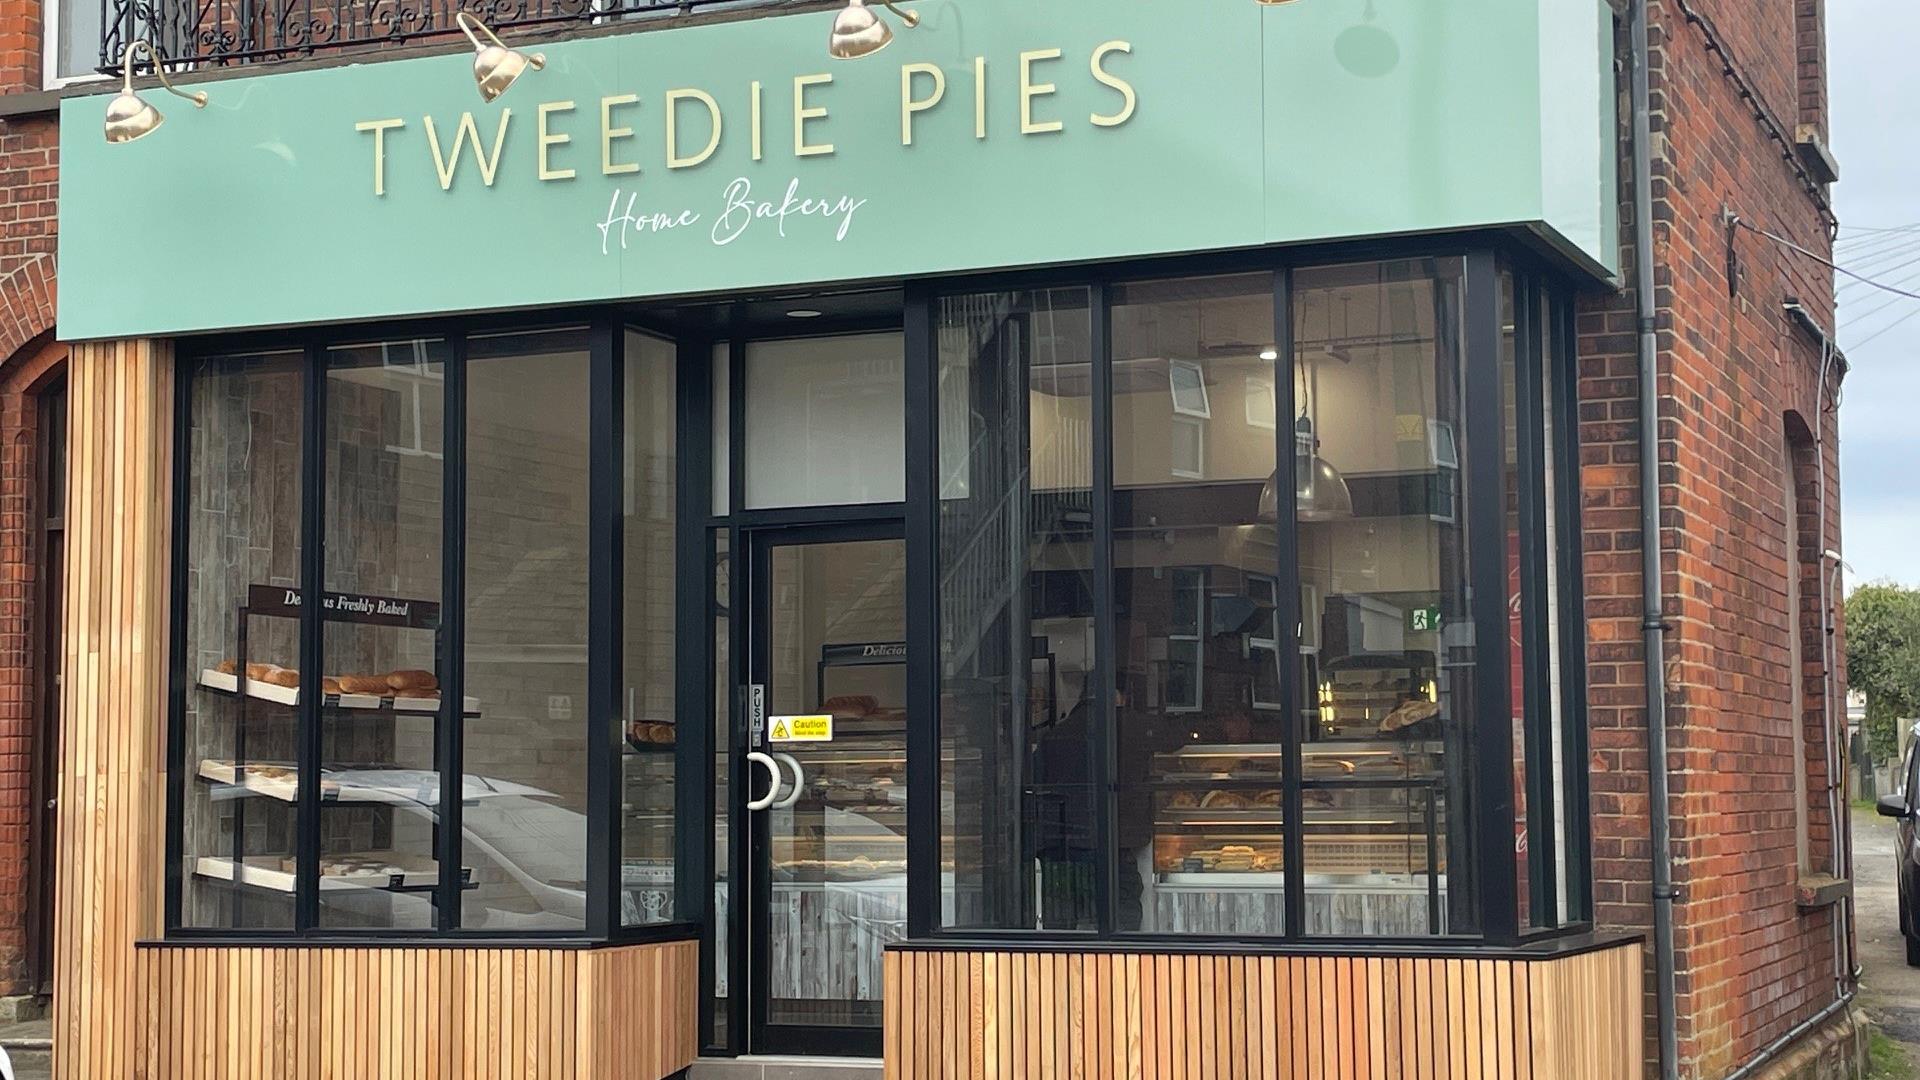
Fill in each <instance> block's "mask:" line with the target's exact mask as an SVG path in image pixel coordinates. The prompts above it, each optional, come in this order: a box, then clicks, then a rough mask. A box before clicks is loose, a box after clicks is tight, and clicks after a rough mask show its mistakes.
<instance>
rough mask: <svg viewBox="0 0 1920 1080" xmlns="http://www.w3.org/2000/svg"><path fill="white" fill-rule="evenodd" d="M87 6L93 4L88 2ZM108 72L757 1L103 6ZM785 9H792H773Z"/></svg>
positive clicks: (237, 0) (131, 0)
mask: <svg viewBox="0 0 1920 1080" xmlns="http://www.w3.org/2000/svg"><path fill="white" fill-rule="evenodd" d="M81 2H86V0H81ZM99 3H100V4H101V7H102V22H101V26H102V31H101V35H100V67H99V70H100V71H101V72H103V73H105V74H109V75H117V74H119V73H120V66H121V61H122V58H123V57H124V56H125V54H126V49H127V46H128V45H130V44H132V43H133V42H135V41H140V40H145V41H148V42H150V43H151V44H152V45H153V46H154V48H155V49H156V50H157V51H158V52H159V54H160V56H161V57H162V58H163V59H164V61H165V62H166V63H167V65H168V67H169V68H174V67H204V66H207V65H214V66H221V65H228V64H246V63H261V62H270V61H275V60H286V59H297V58H300V57H307V56H312V55H314V54H316V53H320V52H332V51H342V50H361V49H379V48H382V47H390V46H394V45H399V44H403V43H406V42H411V41H418V40H421V39H428V38H436V37H445V36H448V35H453V34H458V33H459V29H458V28H457V27H456V26H455V25H454V15H455V14H456V13H457V12H460V11H468V12H471V13H473V14H474V15H476V16H478V17H479V18H481V19H482V20H484V21H485V22H486V23H487V24H488V25H490V26H492V27H493V28H494V29H496V30H505V29H508V28H512V27H525V26H539V25H548V24H556V23H604V22H609V21H617V20H626V19H644V18H658V17H667V16H672V15H674V14H678V13H687V12H691V11H693V10H694V9H695V8H702V7H714V6H720V5H732V6H736V7H738V6H755V5H754V0H483V2H477V3H476V2H474V0H99ZM765 6H771V7H780V6H785V5H779V4H773V5H765Z"/></svg>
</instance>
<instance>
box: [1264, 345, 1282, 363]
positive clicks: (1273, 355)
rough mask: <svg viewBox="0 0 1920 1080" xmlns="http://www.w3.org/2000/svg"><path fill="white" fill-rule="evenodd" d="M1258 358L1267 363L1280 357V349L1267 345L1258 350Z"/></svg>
mask: <svg viewBox="0 0 1920 1080" xmlns="http://www.w3.org/2000/svg"><path fill="white" fill-rule="evenodd" d="M1260 359H1262V360H1265V361H1267V362H1269V363H1271V362H1273V361H1275V360H1278V359H1280V350H1279V349H1276V348H1274V347H1273V346H1271V345H1269V346H1267V347H1266V348H1264V349H1261V350H1260Z"/></svg>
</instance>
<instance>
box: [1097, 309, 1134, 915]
mask: <svg viewBox="0 0 1920 1080" xmlns="http://www.w3.org/2000/svg"><path fill="white" fill-rule="evenodd" d="M1087 312H1088V315H1089V316H1090V317H1091V320H1092V327H1091V342H1090V348H1089V350H1088V351H1089V355H1090V361H1091V362H1090V365H1089V366H1090V367H1091V374H1092V380H1091V388H1090V389H1089V391H1088V392H1089V393H1090V394H1091V395H1092V398H1093V401H1092V412H1093V432H1092V437H1093V462H1092V468H1093V477H1092V479H1093V515H1092V516H1093V687H1094V698H1093V720H1094V722H1093V744H1094V745H1093V763H1094V767H1093V772H1094V788H1093V790H1094V815H1093V835H1094V874H1093V903H1094V928H1095V930H1096V931H1097V932H1098V933H1100V934H1102V935H1110V934H1112V933H1113V932H1114V930H1115V928H1116V927H1117V926H1118V924H1119V919H1118V917H1117V912H1116V905H1117V904H1118V901H1119V891H1120V890H1119V866H1118V865H1117V864H1118V860H1119V852H1118V849H1117V847H1116V841H1117V835H1116V830H1115V821H1114V818H1115V815H1116V812H1117V803H1116V798H1117V791H1116V781H1117V779H1118V772H1119V767H1118V760H1117V758H1118V755H1117V750H1118V747H1117V745H1116V743H1117V741H1118V740H1117V735H1118V733H1117V732H1115V731H1114V697H1115V696H1116V694H1117V692H1118V689H1119V687H1118V684H1117V681H1116V676H1117V674H1118V672H1119V666H1118V660H1117V658H1116V657H1115V656H1114V637H1115V635H1114V629H1115V628H1114V625H1113V619H1114V610H1115V608H1114V598H1113V592H1114V580H1113V293H1112V290H1111V289H1110V288H1109V287H1108V286H1107V284H1106V283H1105V282H1094V283H1092V284H1090V285H1089V286H1088V288H1087ZM1134 929H1136V930H1137V929H1139V927H1135V928H1134Z"/></svg>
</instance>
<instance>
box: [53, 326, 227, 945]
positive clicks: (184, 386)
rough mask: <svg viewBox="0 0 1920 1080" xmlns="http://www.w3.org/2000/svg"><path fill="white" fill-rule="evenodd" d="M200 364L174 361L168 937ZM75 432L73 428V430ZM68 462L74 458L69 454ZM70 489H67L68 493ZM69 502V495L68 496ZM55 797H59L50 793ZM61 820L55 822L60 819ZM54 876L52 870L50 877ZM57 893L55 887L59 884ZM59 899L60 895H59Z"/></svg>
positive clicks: (180, 832)
mask: <svg viewBox="0 0 1920 1080" xmlns="http://www.w3.org/2000/svg"><path fill="white" fill-rule="evenodd" d="M197 366H198V365H197V363H196V362H195V361H193V360H191V359H187V358H185V357H178V356H176V358H175V360H174V365H173V432H172V436H173V491H172V493H171V496H170V500H169V501H170V502H171V504H172V507H173V519H172V520H173V524H172V529H173V535H172V536H171V537H169V538H168V541H167V547H168V558H170V559H172V560H173V561H172V563H171V564H170V565H169V566H168V570H167V576H168V579H169V585H168V589H169V596H170V601H169V602H170V603H171V604H172V605H173V610H172V611H170V612H168V617H167V621H168V626H169V629H170V633H169V634H168V639H167V678H168V680H169V682H168V684H167V777H168V780H167V791H166V815H167V836H166V841H165V844H166V859H167V868H166V890H167V894H166V896H165V897H163V898H162V901H161V903H162V912H161V925H162V926H164V927H165V928H166V930H167V932H168V933H173V932H175V931H177V930H179V929H180V924H181V923H182V922H183V921H184V918H185V911H184V906H185V902H186V885H185V882H183V881H182V880H181V867H182V862H183V860H184V858H185V854H186V852H185V841H186V836H185V832H186V809H187V807H186V795H187V784H188V782H189V781H187V779H186V775H187V774H186V772H185V769H186V757H187V559H188V552H187V537H188V535H189V534H191V532H192V531H193V530H192V523H191V522H190V521H188V520H187V507H188V505H189V503H190V499H189V498H188V494H189V485H190V484H191V483H192V475H193V474H192V469H191V464H192V463H191V458H192V457H193V404H192V403H193V376H194V369H195V368H196V367H197ZM69 431H71V429H69ZM67 461H68V462H69V466H68V467H69V468H71V467H72V462H73V461H74V458H73V456H72V453H71V450H69V453H68V457H67ZM70 491H71V489H69V492H70ZM69 498H71V494H69ZM50 794H55V793H50ZM56 820H57V819H56ZM51 872H53V870H52V867H49V873H51ZM56 888H57V884H56ZM55 895H56V897H57V896H58V893H57V892H56V893H55Z"/></svg>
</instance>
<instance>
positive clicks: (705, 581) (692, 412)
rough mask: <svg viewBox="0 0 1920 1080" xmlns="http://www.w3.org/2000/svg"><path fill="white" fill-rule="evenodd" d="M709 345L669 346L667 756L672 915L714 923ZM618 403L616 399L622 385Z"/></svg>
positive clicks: (701, 1009) (706, 965)
mask: <svg viewBox="0 0 1920 1080" xmlns="http://www.w3.org/2000/svg"><path fill="white" fill-rule="evenodd" d="M712 353H713V349H712V345H711V344H710V343H708V342H707V341H706V340H704V339H698V338H695V339H686V340H676V341H675V342H674V380H673V381H674V387H675V390H676V392H677V394H678V397H679V400H678V401H677V402H676V405H675V411H674V531H673V537H674V555H673V566H674V577H675V580H676V584H675V586H674V597H673V603H674V638H675V642H674V687H673V701H674V732H675V737H674V758H673V797H674V830H673V849H674V850H673V863H674V871H673V882H674V903H673V917H674V919H675V920H677V921H683V922H693V923H697V924H699V925H700V926H702V927H710V926H711V925H712V922H713V910H712V909H713V887H712V885H711V884H710V882H711V880H712V874H713V820H714V815H713V799H714V792H713V767H712V761H713V702H712V701H711V700H710V699H711V697H712V695H713V633H712V631H711V630H710V629H709V628H708V623H707V617H708V613H709V612H710V611H712V597H711V595H710V591H711V590H712V588H713V570H714V568H713V544H712V542H711V541H710V540H709V539H708V537H707V530H706V529H705V528H704V527H696V526H695V524H694V523H698V522H704V521H706V520H707V518H708V517H709V516H710V515H711V514H712V512H713V507H712V502H713V498H712V496H713V486H712V466H713V463H712V460H711V455H709V454H706V453H698V452H694V448H695V447H701V446H711V445H713V442H712V434H711V433H710V432H709V431H708V430H707V429H708V427H709V426H710V425H711V423H712V416H713V414H712V406H711V402H712V388H711V387H710V386H708V380H709V379H711V378H712V370H711V367H712V365H711V363H710V362H709V361H710V359H711V357H712ZM622 400H625V395H624V391H623V394H622ZM699 948H700V972H699V975H698V977H697V978H698V981H699V985H700V1001H699V1006H698V1010H697V1011H698V1014H699V1017H700V1031H701V1040H700V1041H701V1044H702V1045H704V1044H705V1043H706V1034H705V1033H706V1032H708V1031H711V1030H712V1025H713V1003H712V999H713V983H712V979H711V970H712V964H713V948H714V940H713V934H712V933H711V932H710V931H703V932H702V933H701V935H700V946H699Z"/></svg>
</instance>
